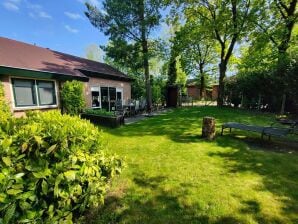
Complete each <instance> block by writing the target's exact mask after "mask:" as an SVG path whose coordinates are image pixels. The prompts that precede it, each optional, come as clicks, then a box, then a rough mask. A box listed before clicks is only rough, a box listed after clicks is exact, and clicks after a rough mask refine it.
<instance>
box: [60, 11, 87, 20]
mask: <svg viewBox="0 0 298 224" xmlns="http://www.w3.org/2000/svg"><path fill="white" fill-rule="evenodd" d="M64 14H65V15H66V16H67V17H68V18H70V19H83V17H82V16H81V15H80V14H78V13H72V12H64Z"/></svg>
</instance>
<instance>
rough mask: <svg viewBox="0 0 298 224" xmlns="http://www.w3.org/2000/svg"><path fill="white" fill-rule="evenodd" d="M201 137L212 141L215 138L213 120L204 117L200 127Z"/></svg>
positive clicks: (212, 118)
mask: <svg viewBox="0 0 298 224" xmlns="http://www.w3.org/2000/svg"><path fill="white" fill-rule="evenodd" d="M202 137H203V138H207V139H208V140H213V139H214V137H215V118H214V117H204V118H203V126H202Z"/></svg>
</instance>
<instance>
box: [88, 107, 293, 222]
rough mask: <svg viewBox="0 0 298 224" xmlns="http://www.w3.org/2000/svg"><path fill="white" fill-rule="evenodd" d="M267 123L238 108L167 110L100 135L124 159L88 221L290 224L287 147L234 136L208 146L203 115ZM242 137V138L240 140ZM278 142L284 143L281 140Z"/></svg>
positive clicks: (255, 137)
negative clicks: (102, 135)
mask: <svg viewBox="0 0 298 224" xmlns="http://www.w3.org/2000/svg"><path fill="white" fill-rule="evenodd" d="M206 115H208V116H214V117H215V118H216V121H217V128H218V129H217V130H218V132H219V131H220V124H222V123H223V122H226V121H238V122H244V123H253V124H270V123H271V122H272V121H273V120H274V117H273V116H272V115H268V114H265V115H263V114H255V113H251V112H245V111H241V110H233V109H218V108H216V107H200V108H199V107H194V108H183V109H177V110H173V111H171V112H169V113H167V114H162V115H160V116H157V117H153V118H150V119H147V120H143V121H141V122H139V123H135V124H132V125H127V126H124V127H121V128H119V129H105V130H104V131H105V134H104V135H105V136H106V139H107V142H108V146H109V149H110V150H112V151H113V152H115V153H117V154H118V155H120V156H121V157H123V158H125V161H126V166H127V167H126V168H125V169H124V171H123V173H122V174H121V175H120V176H119V177H116V178H115V179H114V180H113V182H112V186H111V189H110V190H109V193H108V195H107V198H106V204H105V206H104V207H103V208H102V209H101V210H100V211H93V214H91V215H90V216H89V218H88V219H89V221H88V222H89V223H91V222H90V219H92V220H93V221H94V223H229V224H230V223H231V224H232V223H298V153H297V152H292V151H293V149H294V148H295V146H292V148H291V147H290V148H289V150H288V151H287V150H286V151H285V152H277V151H276V149H278V150H280V149H287V146H285V145H283V144H276V143H274V141H273V142H268V141H266V142H262V141H261V140H260V134H253V133H247V132H242V131H235V132H233V134H232V135H230V134H228V133H227V134H226V135H225V136H223V137H221V136H218V137H217V138H216V140H215V141H213V142H208V141H205V140H203V139H201V138H200V133H201V123H202V117H203V116H206ZM247 134H248V135H249V138H245V137H244V136H245V135H247ZM281 142H285V141H284V140H282V141H281Z"/></svg>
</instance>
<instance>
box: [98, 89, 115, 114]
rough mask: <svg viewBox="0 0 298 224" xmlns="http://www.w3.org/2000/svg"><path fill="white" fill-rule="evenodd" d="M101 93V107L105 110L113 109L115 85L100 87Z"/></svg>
mask: <svg viewBox="0 0 298 224" xmlns="http://www.w3.org/2000/svg"><path fill="white" fill-rule="evenodd" d="M100 93H101V97H100V99H101V108H102V109H105V110H107V111H113V110H115V105H116V88H115V87H100Z"/></svg>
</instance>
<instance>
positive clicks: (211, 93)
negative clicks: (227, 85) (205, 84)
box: [186, 79, 218, 100]
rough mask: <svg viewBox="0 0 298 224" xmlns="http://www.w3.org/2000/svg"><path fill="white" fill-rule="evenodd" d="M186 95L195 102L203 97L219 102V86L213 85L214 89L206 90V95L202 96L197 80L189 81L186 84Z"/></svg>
mask: <svg viewBox="0 0 298 224" xmlns="http://www.w3.org/2000/svg"><path fill="white" fill-rule="evenodd" d="M186 93H187V96H189V97H192V98H193V99H195V100H199V99H201V98H202V97H203V98H207V99H211V100H217V98H218V84H214V85H212V89H210V90H206V91H205V93H204V94H205V95H203V96H200V87H199V84H198V81H197V80H196V79H188V80H187V82H186Z"/></svg>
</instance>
